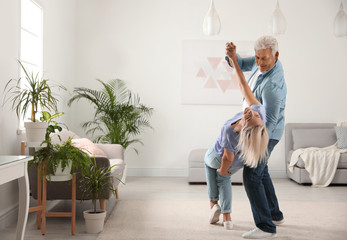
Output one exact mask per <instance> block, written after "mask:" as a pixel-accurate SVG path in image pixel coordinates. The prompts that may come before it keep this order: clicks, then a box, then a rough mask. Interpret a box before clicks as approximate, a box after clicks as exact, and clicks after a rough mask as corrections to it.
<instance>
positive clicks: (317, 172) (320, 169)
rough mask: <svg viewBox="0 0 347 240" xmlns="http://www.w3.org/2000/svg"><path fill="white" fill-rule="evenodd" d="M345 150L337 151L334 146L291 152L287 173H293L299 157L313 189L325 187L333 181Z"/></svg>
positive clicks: (346, 150)
mask: <svg viewBox="0 0 347 240" xmlns="http://www.w3.org/2000/svg"><path fill="white" fill-rule="evenodd" d="M345 152H347V149H339V148H337V146H336V144H334V145H331V146H329V147H325V148H317V147H310V148H300V149H297V150H295V151H294V152H293V154H292V157H291V159H290V163H289V166H288V168H289V171H290V172H293V171H294V166H295V164H296V163H297V162H298V160H299V157H301V159H302V160H303V161H304V163H305V169H306V170H307V172H308V173H309V174H310V179H311V181H312V186H313V187H326V186H328V185H329V184H330V183H331V181H332V180H333V178H334V176H335V172H336V168H337V164H338V163H339V159H340V155H341V153H345Z"/></svg>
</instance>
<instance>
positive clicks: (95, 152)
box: [71, 138, 107, 157]
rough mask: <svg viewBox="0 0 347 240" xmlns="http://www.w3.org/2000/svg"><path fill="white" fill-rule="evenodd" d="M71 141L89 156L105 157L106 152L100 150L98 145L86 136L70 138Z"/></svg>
mask: <svg viewBox="0 0 347 240" xmlns="http://www.w3.org/2000/svg"><path fill="white" fill-rule="evenodd" d="M71 143H72V145H73V146H75V147H78V148H80V149H82V151H84V152H85V153H87V154H88V155H89V156H95V157H96V156H102V157H107V155H106V153H104V151H102V150H101V149H100V148H99V147H98V146H96V145H95V144H94V143H93V142H92V141H90V140H89V139H88V138H77V139H72V141H71Z"/></svg>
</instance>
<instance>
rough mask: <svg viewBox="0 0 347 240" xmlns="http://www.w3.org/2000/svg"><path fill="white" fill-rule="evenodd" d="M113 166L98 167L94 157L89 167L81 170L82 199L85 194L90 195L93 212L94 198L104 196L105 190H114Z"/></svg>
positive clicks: (94, 208)
mask: <svg viewBox="0 0 347 240" xmlns="http://www.w3.org/2000/svg"><path fill="white" fill-rule="evenodd" d="M115 166H116V165H113V166H110V167H105V166H103V167H100V168H98V166H97V164H96V160H95V157H94V162H93V163H92V164H91V166H90V169H86V170H84V171H83V172H82V175H81V179H80V183H81V191H82V200H83V199H85V196H86V195H90V196H91V199H92V203H93V212H94V213H96V212H97V210H96V200H97V199H98V198H106V196H104V195H105V194H107V191H112V192H113V193H114V192H115V189H114V188H113V178H112V176H111V170H112V168H113V167H115ZM99 196H100V197H99Z"/></svg>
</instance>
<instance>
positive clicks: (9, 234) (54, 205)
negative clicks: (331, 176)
mask: <svg viewBox="0 0 347 240" xmlns="http://www.w3.org/2000/svg"><path fill="white" fill-rule="evenodd" d="M273 183H274V186H275V189H276V194H277V197H278V199H279V203H280V204H281V201H296V202H298V201H299V202H300V201H302V202H317V201H319V202H327V203H329V202H346V201H347V200H346V199H347V186H340V185H336V186H329V187H326V188H313V187H311V186H309V185H299V184H297V183H295V182H293V181H291V180H289V179H273ZM119 195H120V199H121V200H151V199H155V200H166V199H169V200H177V201H180V200H182V201H184V200H204V199H206V206H208V198H207V187H206V185H205V184H188V183H187V179H186V178H184V177H127V181H126V185H121V186H120V188H119ZM233 201H248V199H247V196H246V193H245V191H244V187H243V185H236V184H235V185H233ZM31 204H35V201H33V200H32V201H31ZM116 204H117V202H116V200H115V198H112V199H111V200H109V201H107V210H108V216H109V214H110V213H111V212H112V210H113V208H114V206H115V205H116ZM48 208H50V209H51V210H54V211H68V210H69V208H70V201H49V205H48ZM89 208H91V202H90V201H87V202H80V201H77V214H76V216H77V219H76V235H75V236H71V234H70V232H71V221H70V218H47V228H46V235H41V232H40V230H37V229H36V214H35V213H30V214H29V218H28V223H27V228H26V233H25V239H27V240H29V239H30V240H39V239H50V240H58V239H74V240H79V239H84V240H95V239H97V237H98V234H87V233H86V231H85V226H84V219H83V211H84V210H87V209H89ZM139 220H140V219H138V220H137V221H139ZM15 227H16V225H15V224H12V225H10V226H9V227H7V228H6V229H4V230H2V231H1V232H0V239H1V240H12V239H15Z"/></svg>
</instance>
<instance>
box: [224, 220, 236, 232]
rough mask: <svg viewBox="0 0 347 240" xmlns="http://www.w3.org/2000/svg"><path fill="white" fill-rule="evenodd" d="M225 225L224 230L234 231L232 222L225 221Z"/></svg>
mask: <svg viewBox="0 0 347 240" xmlns="http://www.w3.org/2000/svg"><path fill="white" fill-rule="evenodd" d="M223 225H224V228H225V229H226V230H231V229H233V227H234V225H233V222H232V221H225V222H223Z"/></svg>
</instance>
